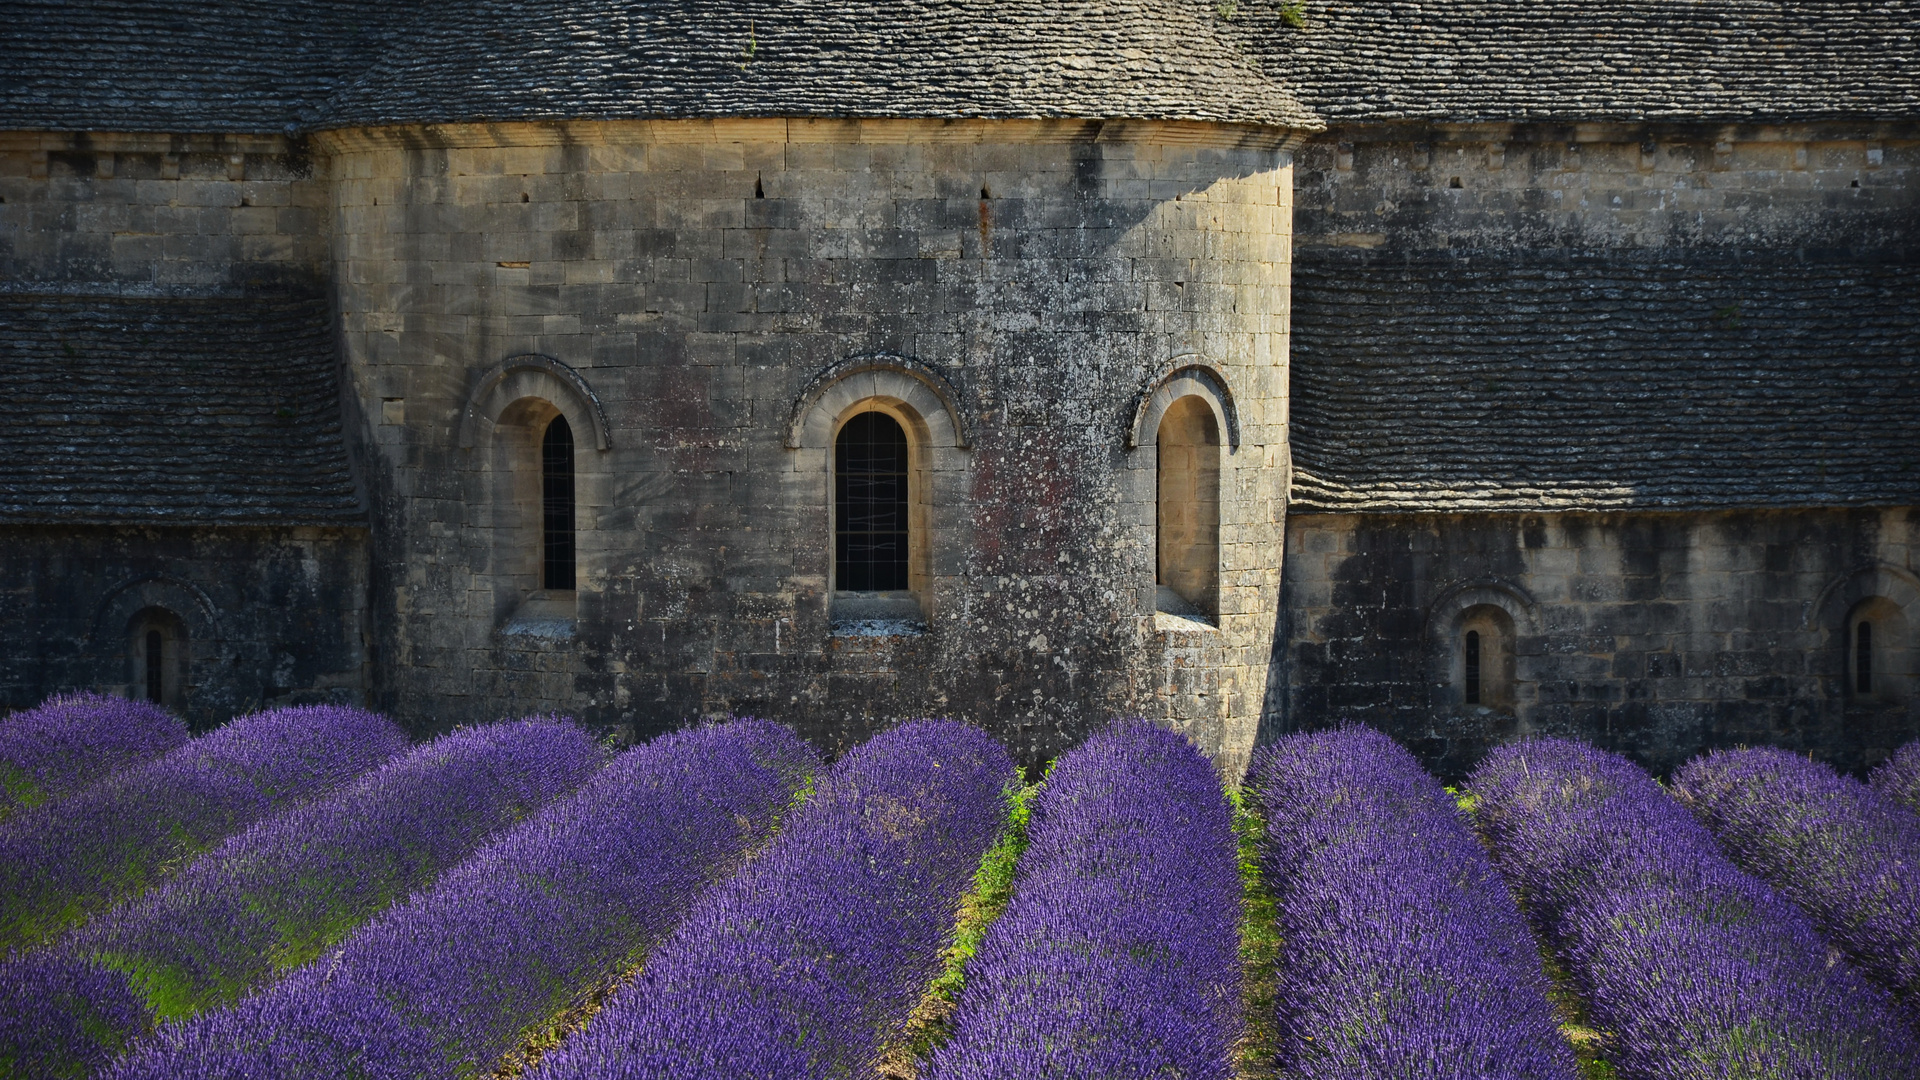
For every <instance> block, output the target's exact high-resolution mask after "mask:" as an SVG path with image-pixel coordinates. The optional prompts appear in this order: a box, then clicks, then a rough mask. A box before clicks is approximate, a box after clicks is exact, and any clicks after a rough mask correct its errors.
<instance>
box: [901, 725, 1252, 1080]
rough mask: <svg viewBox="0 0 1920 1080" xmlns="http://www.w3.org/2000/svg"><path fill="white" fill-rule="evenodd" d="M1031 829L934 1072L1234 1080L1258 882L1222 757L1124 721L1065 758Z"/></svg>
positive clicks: (1095, 1079) (943, 1075)
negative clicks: (1245, 948)
mask: <svg viewBox="0 0 1920 1080" xmlns="http://www.w3.org/2000/svg"><path fill="white" fill-rule="evenodd" d="M1027 836H1028V845H1027V850H1026V852H1025V853H1024V854H1022V855H1021V857H1020V862H1019V865H1018V868H1017V871H1016V877H1015V879H1014V886H1013V888H1014V892H1013V899H1012V900H1011V901H1010V902H1009V903H1008V905H1007V910H1006V913H1005V914H1004V915H1002V916H1001V918H1000V919H999V921H997V922H995V923H994V924H993V926H992V927H991V928H990V929H989V930H988V931H987V935H986V939H985V940H984V941H983V942H982V943H981V946H980V951H979V952H978V953H977V954H976V955H975V956H974V958H973V960H972V962H971V963H969V964H968V966H967V969H966V982H965V984H964V988H963V989H962V990H961V993H960V1000H959V1003H958V1005H957V1007H956V1009H955V1012H954V1016H953V1020H952V1024H951V1029H952V1031H953V1032H954V1035H953V1038H952V1039H951V1040H950V1041H949V1042H947V1043H946V1044H945V1045H944V1046H941V1047H940V1048H939V1049H938V1050H936V1051H935V1052H934V1054H933V1057H932V1059H931V1061H930V1063H929V1067H928V1068H927V1069H926V1070H925V1071H924V1072H923V1073H922V1075H923V1076H926V1077H929V1078H930V1080H987V1078H989V1077H995V1078H998V1077H1049V1078H1067V1077H1073V1078H1084V1080H1129V1078H1138V1080H1147V1078H1152V1077H1184V1078H1187V1080H1224V1078H1226V1077H1229V1076H1231V1075H1232V1073H1233V1068H1232V1048H1233V1044H1234V1040H1235V1039H1236V1038H1237V1037H1238V1035H1239V1032H1240V1027H1241V1018H1240V963H1239V947H1240V935H1239V914H1240V873H1239V867H1238V863H1237V859H1238V853H1237V850H1236V844H1235V839H1234V833H1233V814H1232V810H1231V808H1230V807H1229V805H1228V803H1227V799H1226V795H1225V793H1224V792H1223V791H1222V790H1221V787H1220V778H1219V777H1218V775H1216V774H1215V773H1214V771H1213V765H1212V763H1211V762H1209V761H1208V760H1207V759H1206V758H1205V757H1204V756H1202V755H1201V754H1200V752H1199V751H1197V750H1195V749H1194V748H1193V746H1192V744H1191V743H1189V742H1188V741H1187V740H1186V739H1185V738H1184V737H1183V736H1181V735H1178V734H1176V733H1174V732H1171V731H1168V730H1166V729H1165V728H1161V727H1156V726H1154V725H1152V724H1148V723H1145V722H1143V721H1130V722H1123V723H1119V724H1116V725H1114V726H1113V727H1111V728H1109V729H1107V730H1106V731H1104V732H1101V733H1100V734H1097V735H1095V736H1094V737H1093V738H1091V739H1088V740H1087V742H1086V743H1085V744H1083V745H1082V746H1080V747H1079V748H1078V749H1076V750H1074V751H1072V752H1071V753H1068V754H1067V755H1065V756H1064V757H1062V758H1061V759H1060V760H1059V762H1058V763H1057V764H1056V765H1055V766H1054V768H1053V771H1052V772H1051V773H1049V774H1048V777H1047V781H1046V784H1045V786H1044V787H1042V788H1041V789H1040V792H1039V794H1038V795H1036V796H1035V797H1034V801H1033V804H1032V817H1031V818H1030V820H1029V822H1028V826H1027Z"/></svg>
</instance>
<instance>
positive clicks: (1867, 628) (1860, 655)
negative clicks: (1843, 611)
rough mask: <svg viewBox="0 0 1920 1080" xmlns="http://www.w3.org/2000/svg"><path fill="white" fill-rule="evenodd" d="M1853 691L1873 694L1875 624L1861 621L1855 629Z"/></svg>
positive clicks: (1864, 620) (1855, 625)
mask: <svg viewBox="0 0 1920 1080" xmlns="http://www.w3.org/2000/svg"><path fill="white" fill-rule="evenodd" d="M1853 690H1854V693H1856V694H1871V693H1873V623H1872V622H1870V621H1869V620H1866V619H1861V620H1860V621H1859V622H1858V623H1855V624H1854V629H1853Z"/></svg>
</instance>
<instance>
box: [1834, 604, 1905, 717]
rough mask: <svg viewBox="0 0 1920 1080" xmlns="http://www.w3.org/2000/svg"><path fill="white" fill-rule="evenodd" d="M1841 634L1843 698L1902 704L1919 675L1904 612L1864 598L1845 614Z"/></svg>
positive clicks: (1867, 702) (1874, 702)
mask: <svg viewBox="0 0 1920 1080" xmlns="http://www.w3.org/2000/svg"><path fill="white" fill-rule="evenodd" d="M1843 633H1844V637H1843V638H1842V641H1843V642H1844V644H1845V646H1846V653H1845V656H1844V662H1845V665H1846V672H1845V675H1846V682H1845V683H1843V684H1842V686H1843V689H1844V690H1845V691H1846V695H1847V697H1848V698H1849V699H1851V700H1852V701H1855V702H1858V703H1860V704H1863V705H1897V704H1900V703H1903V702H1905V701H1906V700H1907V698H1908V697H1909V696H1910V695H1911V693H1912V692H1913V688H1914V686H1915V684H1916V678H1915V677H1916V675H1920V663H1916V661H1920V656H1916V655H1915V652H1914V649H1913V644H1912V641H1911V639H1910V638H1909V637H1908V622H1907V615H1906V611H1905V609H1903V608H1902V607H1901V606H1900V605H1899V604H1896V603H1894V602H1893V601H1892V600H1891V599H1889V598H1887V597H1885V596H1870V597H1867V598H1866V599H1864V600H1861V601H1860V602H1858V603H1856V604H1854V605H1853V607H1852V609H1851V610H1850V611H1848V612H1847V621H1846V622H1845V623H1844V624H1843Z"/></svg>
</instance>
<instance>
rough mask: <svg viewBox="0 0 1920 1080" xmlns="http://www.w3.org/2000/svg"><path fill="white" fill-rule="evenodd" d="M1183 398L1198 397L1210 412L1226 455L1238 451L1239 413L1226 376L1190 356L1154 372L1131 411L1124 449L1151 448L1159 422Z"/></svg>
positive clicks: (1175, 359)
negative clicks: (1217, 426)
mask: <svg viewBox="0 0 1920 1080" xmlns="http://www.w3.org/2000/svg"><path fill="white" fill-rule="evenodd" d="M1185 397H1198V398H1200V399H1201V400H1203V401H1205V402H1206V403H1207V405H1208V407H1209V408H1210V409H1212V411H1213V418H1214V422H1215V423H1216V424H1218V425H1220V441H1221V444H1222V445H1223V446H1225V447H1226V448H1227V452H1228V453H1235V452H1237V451H1238V450H1239V449H1240V414H1239V411H1238V410H1237V409H1236V408H1235V407H1234V403H1233V389H1232V387H1231V386H1230V385H1229V384H1228V382H1227V376H1226V373H1225V372H1223V371H1221V370H1220V369H1219V368H1218V367H1216V366H1214V365H1213V364H1211V363H1208V362H1207V361H1205V360H1203V359H1200V358H1198V357H1195V356H1192V355H1186V356H1178V357H1175V358H1174V359H1173V361H1172V362H1171V363H1169V364H1167V365H1166V366H1164V367H1162V368H1161V369H1160V370H1159V371H1158V372H1156V373H1155V374H1154V376H1153V378H1152V379H1149V380H1148V381H1147V385H1146V388H1145V389H1144V390H1142V391H1141V392H1140V397H1139V400H1138V403H1137V404H1136V405H1135V406H1134V410H1133V423H1132V424H1131V425H1129V426H1128V428H1127V449H1129V450H1134V449H1137V448H1139V447H1142V446H1151V445H1153V443H1154V442H1155V441H1156V440H1157V439H1158V438H1159V436H1160V421H1161V420H1163V419H1165V418H1166V415H1167V410H1168V409H1171V408H1172V407H1173V405H1174V403H1175V402H1177V401H1179V400H1180V399H1181V398H1185Z"/></svg>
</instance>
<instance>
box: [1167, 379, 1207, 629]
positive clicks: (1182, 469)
mask: <svg viewBox="0 0 1920 1080" xmlns="http://www.w3.org/2000/svg"><path fill="white" fill-rule="evenodd" d="M1156 445H1157V448H1158V452H1157V458H1156V463H1157V473H1158V476H1157V479H1156V486H1157V489H1158V498H1157V509H1156V511H1155V515H1154V516H1155V547H1156V549H1157V551H1156V555H1155V564H1156V577H1155V584H1156V585H1158V586H1159V593H1160V607H1161V608H1162V609H1163V610H1172V611H1173V613H1174V614H1190V613H1193V612H1197V613H1198V614H1200V615H1202V616H1204V617H1206V618H1208V619H1212V618H1215V617H1217V616H1218V614H1219V611H1220V425H1219V424H1218V423H1216V422H1215V420H1214V416H1213V410H1212V409H1211V408H1210V407H1208V404H1207V402H1206V400H1205V399H1204V398H1201V397H1199V396H1197V395H1189V396H1187V397H1183V398H1181V399H1179V400H1178V401H1175V402H1174V403H1173V404H1172V405H1170V406H1168V407H1167V411H1166V413H1165V415H1163V416H1162V417H1161V418H1160V430H1159V433H1158V435H1157V437H1156ZM1169 593H1171V594H1172V595H1170V596H1169V595H1168V594H1169ZM1182 606H1185V607H1188V608H1190V609H1191V611H1181V610H1179V608H1180V607H1182Z"/></svg>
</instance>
